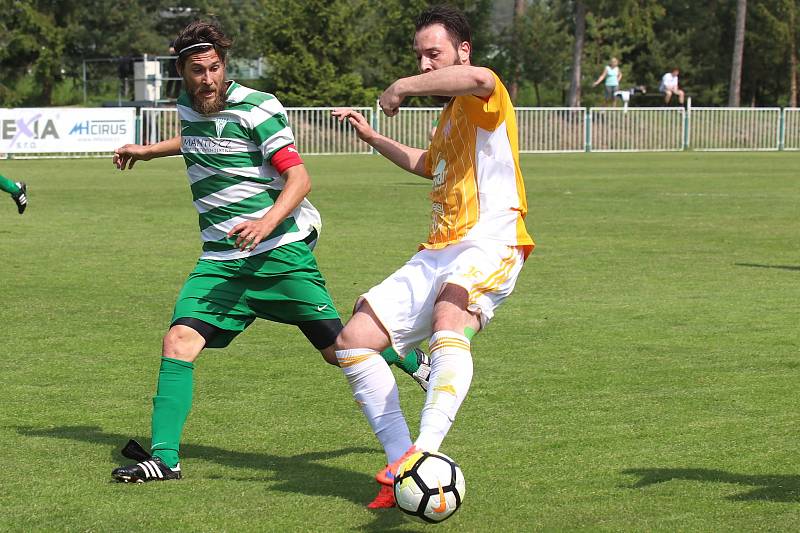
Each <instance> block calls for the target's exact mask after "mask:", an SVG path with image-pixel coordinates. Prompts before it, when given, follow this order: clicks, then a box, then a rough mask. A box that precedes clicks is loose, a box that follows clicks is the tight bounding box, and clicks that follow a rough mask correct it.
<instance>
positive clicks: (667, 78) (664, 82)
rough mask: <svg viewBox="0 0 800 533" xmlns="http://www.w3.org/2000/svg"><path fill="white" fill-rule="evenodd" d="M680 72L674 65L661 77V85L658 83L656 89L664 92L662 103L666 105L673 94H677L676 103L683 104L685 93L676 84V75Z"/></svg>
mask: <svg viewBox="0 0 800 533" xmlns="http://www.w3.org/2000/svg"><path fill="white" fill-rule="evenodd" d="M680 73H681V71H680V69H679V68H678V67H675V68H673V69H672V70H671V71H670V72H667V73H666V74H664V75H663V76H662V77H661V85H659V87H658V90H659V91H661V92H662V93H664V103H665V104H667V105H669V101H670V100H672V95H673V94H677V95H678V103H680V104H681V105H683V100H684V97H685V96H686V95H685V93H684V92H683V91H682V90H681V88H680V87H679V86H678V75H679V74H680Z"/></svg>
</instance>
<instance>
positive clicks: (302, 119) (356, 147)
mask: <svg viewBox="0 0 800 533" xmlns="http://www.w3.org/2000/svg"><path fill="white" fill-rule="evenodd" d="M333 109H334V108H332V107H287V108H286V115H287V117H286V118H287V119H288V120H289V124H291V126H292V131H293V133H294V136H295V141H296V143H297V147H298V149H299V150H300V151H301V153H303V154H307V155H328V154H368V153H371V149H370V147H369V146H368V145H367V144H365V143H363V142H361V141H360V140H359V138H358V136H357V135H356V133H355V131H354V130H353V128H352V127H350V125H349V124H347V123H341V124H340V123H339V122H338V121H336V120H334V119H333V118H332V117H331V111H332V110H333ZM355 109H356V110H357V111H359V112H360V113H361V114H363V115H364V117H365V118H366V119H367V120H368V121H371V120H372V116H373V113H374V110H373V109H372V108H371V107H358V108H355ZM180 127H181V125H180V119H179V118H178V112H177V111H176V110H175V109H174V108H154V107H150V108H143V109H142V113H141V121H140V137H139V139H140V142H141V143H142V144H155V143H157V142H159V141H163V140H166V139H170V138H172V137H174V136H176V135H178V134H180Z"/></svg>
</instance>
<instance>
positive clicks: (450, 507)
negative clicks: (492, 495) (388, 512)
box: [394, 452, 466, 523]
mask: <svg viewBox="0 0 800 533" xmlns="http://www.w3.org/2000/svg"><path fill="white" fill-rule="evenodd" d="M465 492H466V486H465V484H464V474H462V473H461V468H459V467H458V465H457V464H456V462H455V461H453V460H452V459H450V458H449V457H447V456H446V455H444V454H443V453H431V452H417V453H415V454H414V455H412V456H411V457H409V458H408V460H407V461H406V462H405V463H403V466H401V467H400V469H399V470H398V471H397V475H396V476H395V478H394V497H395V500H397V506H398V507H399V508H400V509H401V510H402V511H403V512H404V513H407V514H410V515H412V516H416V517H417V518H420V519H422V520H424V521H426V522H432V523H438V522H441V521H443V520H445V519H447V518H450V517H451V516H453V513H455V512H456V511H457V510H458V508H459V507H461V502H463V501H464V493H465Z"/></svg>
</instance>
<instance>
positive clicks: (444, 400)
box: [414, 330, 472, 452]
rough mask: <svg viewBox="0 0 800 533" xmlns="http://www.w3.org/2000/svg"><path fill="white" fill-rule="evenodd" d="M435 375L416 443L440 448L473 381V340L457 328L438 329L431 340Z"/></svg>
mask: <svg viewBox="0 0 800 533" xmlns="http://www.w3.org/2000/svg"><path fill="white" fill-rule="evenodd" d="M429 346H430V350H431V375H430V379H429V383H430V384H429V385H428V395H427V397H426V398H425V407H423V408H422V418H421V420H420V428H419V437H418V438H417V441H416V442H415V443H414V445H415V446H416V447H417V448H419V449H421V450H425V451H429V452H436V451H438V450H439V446H441V445H442V441H443V440H444V437H445V435H447V432H448V431H449V430H450V426H452V425H453V420H455V418H456V412H458V408H459V407H460V406H461V402H463V401H464V398H465V397H466V396H467V391H469V384H470V383H471V382H472V353H470V342H469V339H467V338H466V337H465V336H463V335H459V334H458V333H456V332H455V331H446V330H443V331H437V332H435V333H434V334H433V336H432V337H431V339H430V341H429Z"/></svg>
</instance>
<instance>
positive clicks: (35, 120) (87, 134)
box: [0, 107, 136, 154]
mask: <svg viewBox="0 0 800 533" xmlns="http://www.w3.org/2000/svg"><path fill="white" fill-rule="evenodd" d="M132 142H136V109H135V108H132V107H122V108H118V107H111V108H77V107H76V108H73V107H41V108H17V109H0V153H6V154H26V153H68V152H113V151H114V149H115V148H118V147H120V146H122V145H123V144H126V143H132Z"/></svg>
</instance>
